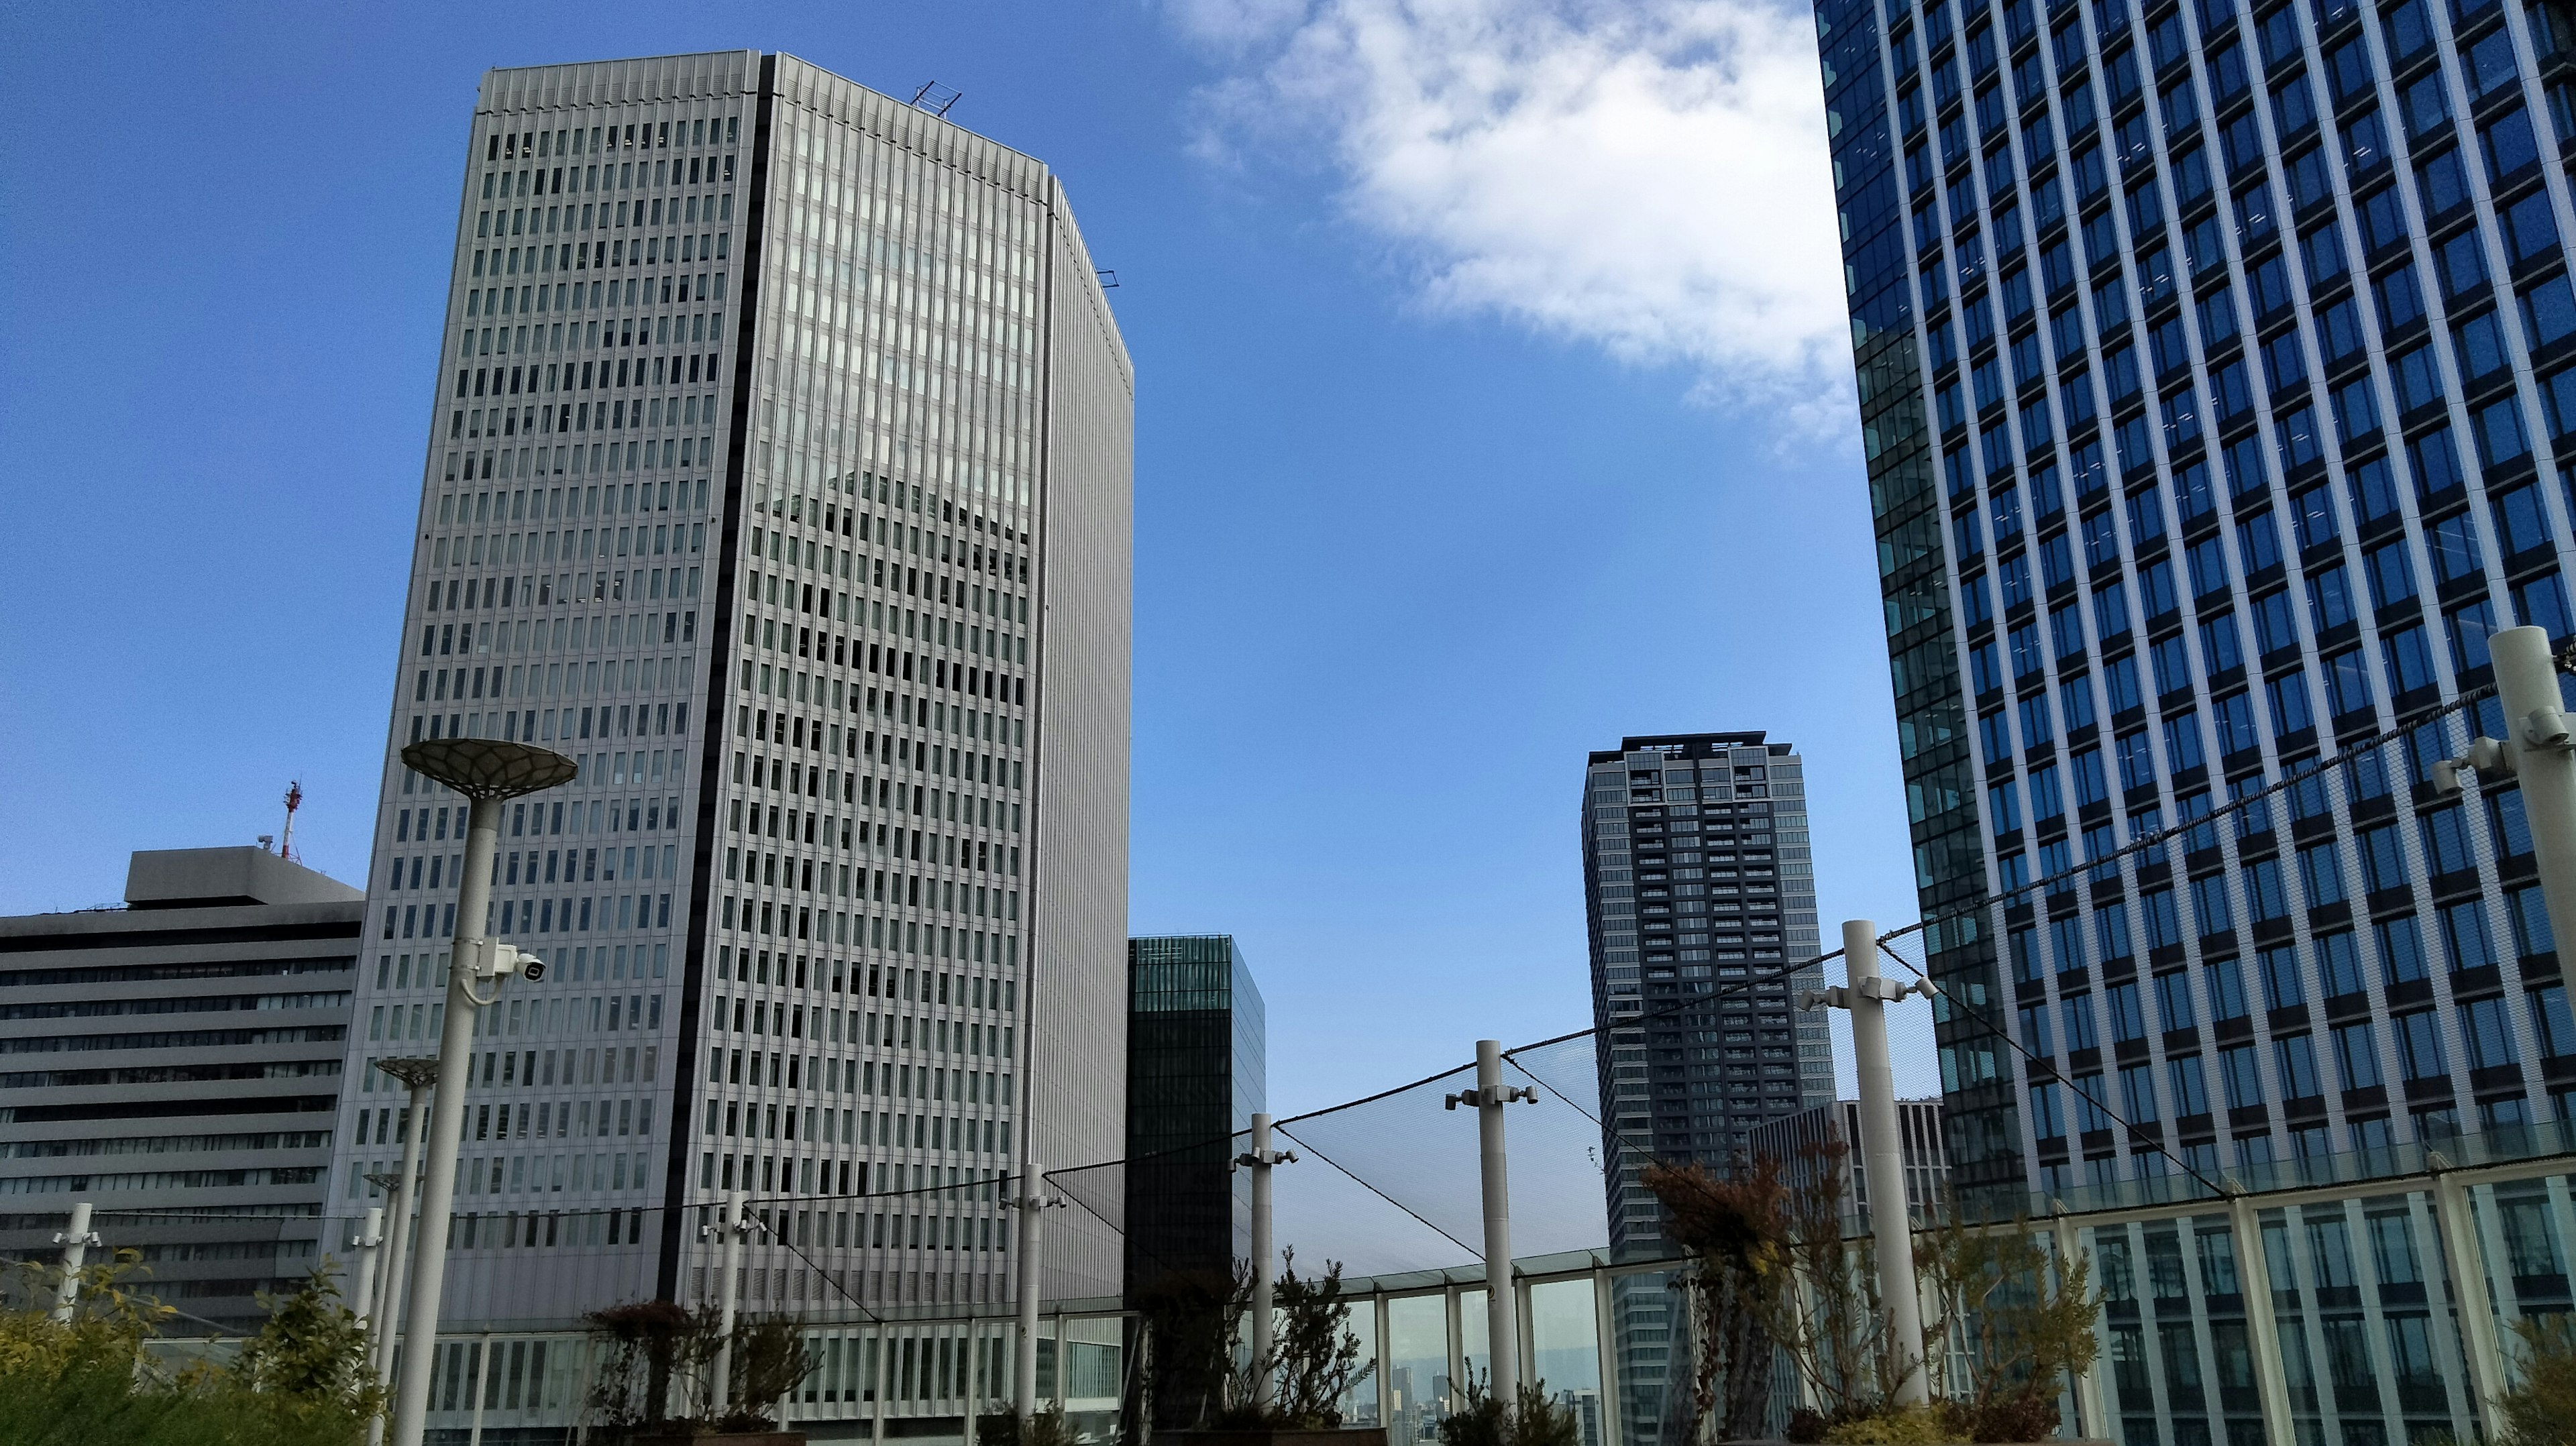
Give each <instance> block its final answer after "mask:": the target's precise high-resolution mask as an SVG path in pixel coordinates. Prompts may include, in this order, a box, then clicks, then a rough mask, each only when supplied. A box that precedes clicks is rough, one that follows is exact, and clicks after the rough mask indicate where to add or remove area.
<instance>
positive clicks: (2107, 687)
mask: <svg viewBox="0 0 2576 1446" xmlns="http://www.w3.org/2000/svg"><path fill="white" fill-rule="evenodd" d="M2102 694H2103V697H2104V698H2105V699H2106V700H2107V701H2108V702H2109V703H2110V705H2111V712H2112V714H2113V716H2115V717H2116V716H2117V715H2119V714H2122V713H2126V712H2129V711H2131V710H2133V709H2135V708H2138V707H2140V706H2141V705H2142V702H2143V700H2142V699H2141V697H2140V695H2139V693H2138V660H2137V659H2136V658H2135V657H2123V658H2113V659H2112V660H2111V661H2110V662H2108V663H2106V664H2104V665H2103V667H2102Z"/></svg>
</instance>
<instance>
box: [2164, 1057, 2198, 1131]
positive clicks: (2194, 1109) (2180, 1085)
mask: <svg viewBox="0 0 2576 1446" xmlns="http://www.w3.org/2000/svg"><path fill="white" fill-rule="evenodd" d="M2165 1078H2166V1080H2167V1081H2168V1082H2170V1083H2171V1085H2172V1086H2173V1108H2174V1114H2175V1115H2176V1116H2178V1117H2183V1118H2188V1117H2190V1116H2193V1115H2205V1114H2208V1113H2209V1086H2208V1085H2207V1084H2206V1083H2205V1082H2204V1079H2203V1076H2202V1073H2201V1068H2200V1056H2198V1055H2196V1054H2195V1055H2185V1056H2183V1057H2182V1058H2180V1059H2170V1060H2167V1061H2165Z"/></svg>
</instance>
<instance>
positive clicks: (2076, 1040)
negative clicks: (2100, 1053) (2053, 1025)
mask: <svg viewBox="0 0 2576 1446" xmlns="http://www.w3.org/2000/svg"><path fill="white" fill-rule="evenodd" d="M2058 1019H2059V1021H2060V1023H2061V1024H2063V1025H2064V1028H2062V1029H2061V1030H2059V1033H2061V1034H2063V1035H2065V1036H2066V1047H2067V1049H2068V1050H2069V1051H2074V1050H2084V1049H2100V1048H2101V1047H2102V1035H2101V1032H2100V1030H2099V1028H2098V1027H2097V1026H2096V1025H2095V1024H2094V1022H2093V996H2092V995H2089V994H2070V995H2068V996H2066V997H2065V998H2064V999H2061V1000H2059V1001H2058Z"/></svg>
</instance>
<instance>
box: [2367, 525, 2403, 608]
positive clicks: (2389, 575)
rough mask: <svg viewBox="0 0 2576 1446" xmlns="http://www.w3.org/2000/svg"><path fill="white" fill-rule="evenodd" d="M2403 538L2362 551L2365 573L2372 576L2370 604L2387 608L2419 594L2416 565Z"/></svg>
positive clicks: (2374, 606) (2370, 577)
mask: <svg viewBox="0 0 2576 1446" xmlns="http://www.w3.org/2000/svg"><path fill="white" fill-rule="evenodd" d="M2408 547H2409V545H2408V544H2407V543H2405V542H2403V541H2399V542H2392V543H2389V544H2387V545H2385V546H2382V547H2375V548H2372V549H2371V550H2370V551H2369V552H2366V553H2364V554H2362V573H2363V575H2364V576H2365V577H2367V578H2369V579H2370V605H2371V606H2372V607H2373V608H2384V607H2387V606H2388V605H2389V604H2391V603H2398V602H2404V601H2406V600H2407V599H2409V598H2412V597H2414V596H2415V569H2414V566H2413V564H2412V563H2411V562H2410V561H2409V559H2408Z"/></svg>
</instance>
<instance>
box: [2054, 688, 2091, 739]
mask: <svg viewBox="0 0 2576 1446" xmlns="http://www.w3.org/2000/svg"><path fill="white" fill-rule="evenodd" d="M2057 701H2058V706H2059V707H2060V708H2061V709H2062V710H2064V712H2065V714H2066V730H2067V731H2068V732H2069V733H2072V732H2075V731H2076V730H2078V729H2082V728H2090V727H2092V726H2093V723H2094V713H2093V680H2092V679H2090V678H2088V677H2086V676H2084V675H2083V674H2082V673H2078V674H2076V675H2075V676H2074V677H2071V678H2069V679H2067V680H2066V681H2065V682H2063V683H2060V684H2058V686H2057ZM2077 756H2079V757H2081V756H2083V755H2081V754H2079V755H2077Z"/></svg>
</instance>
